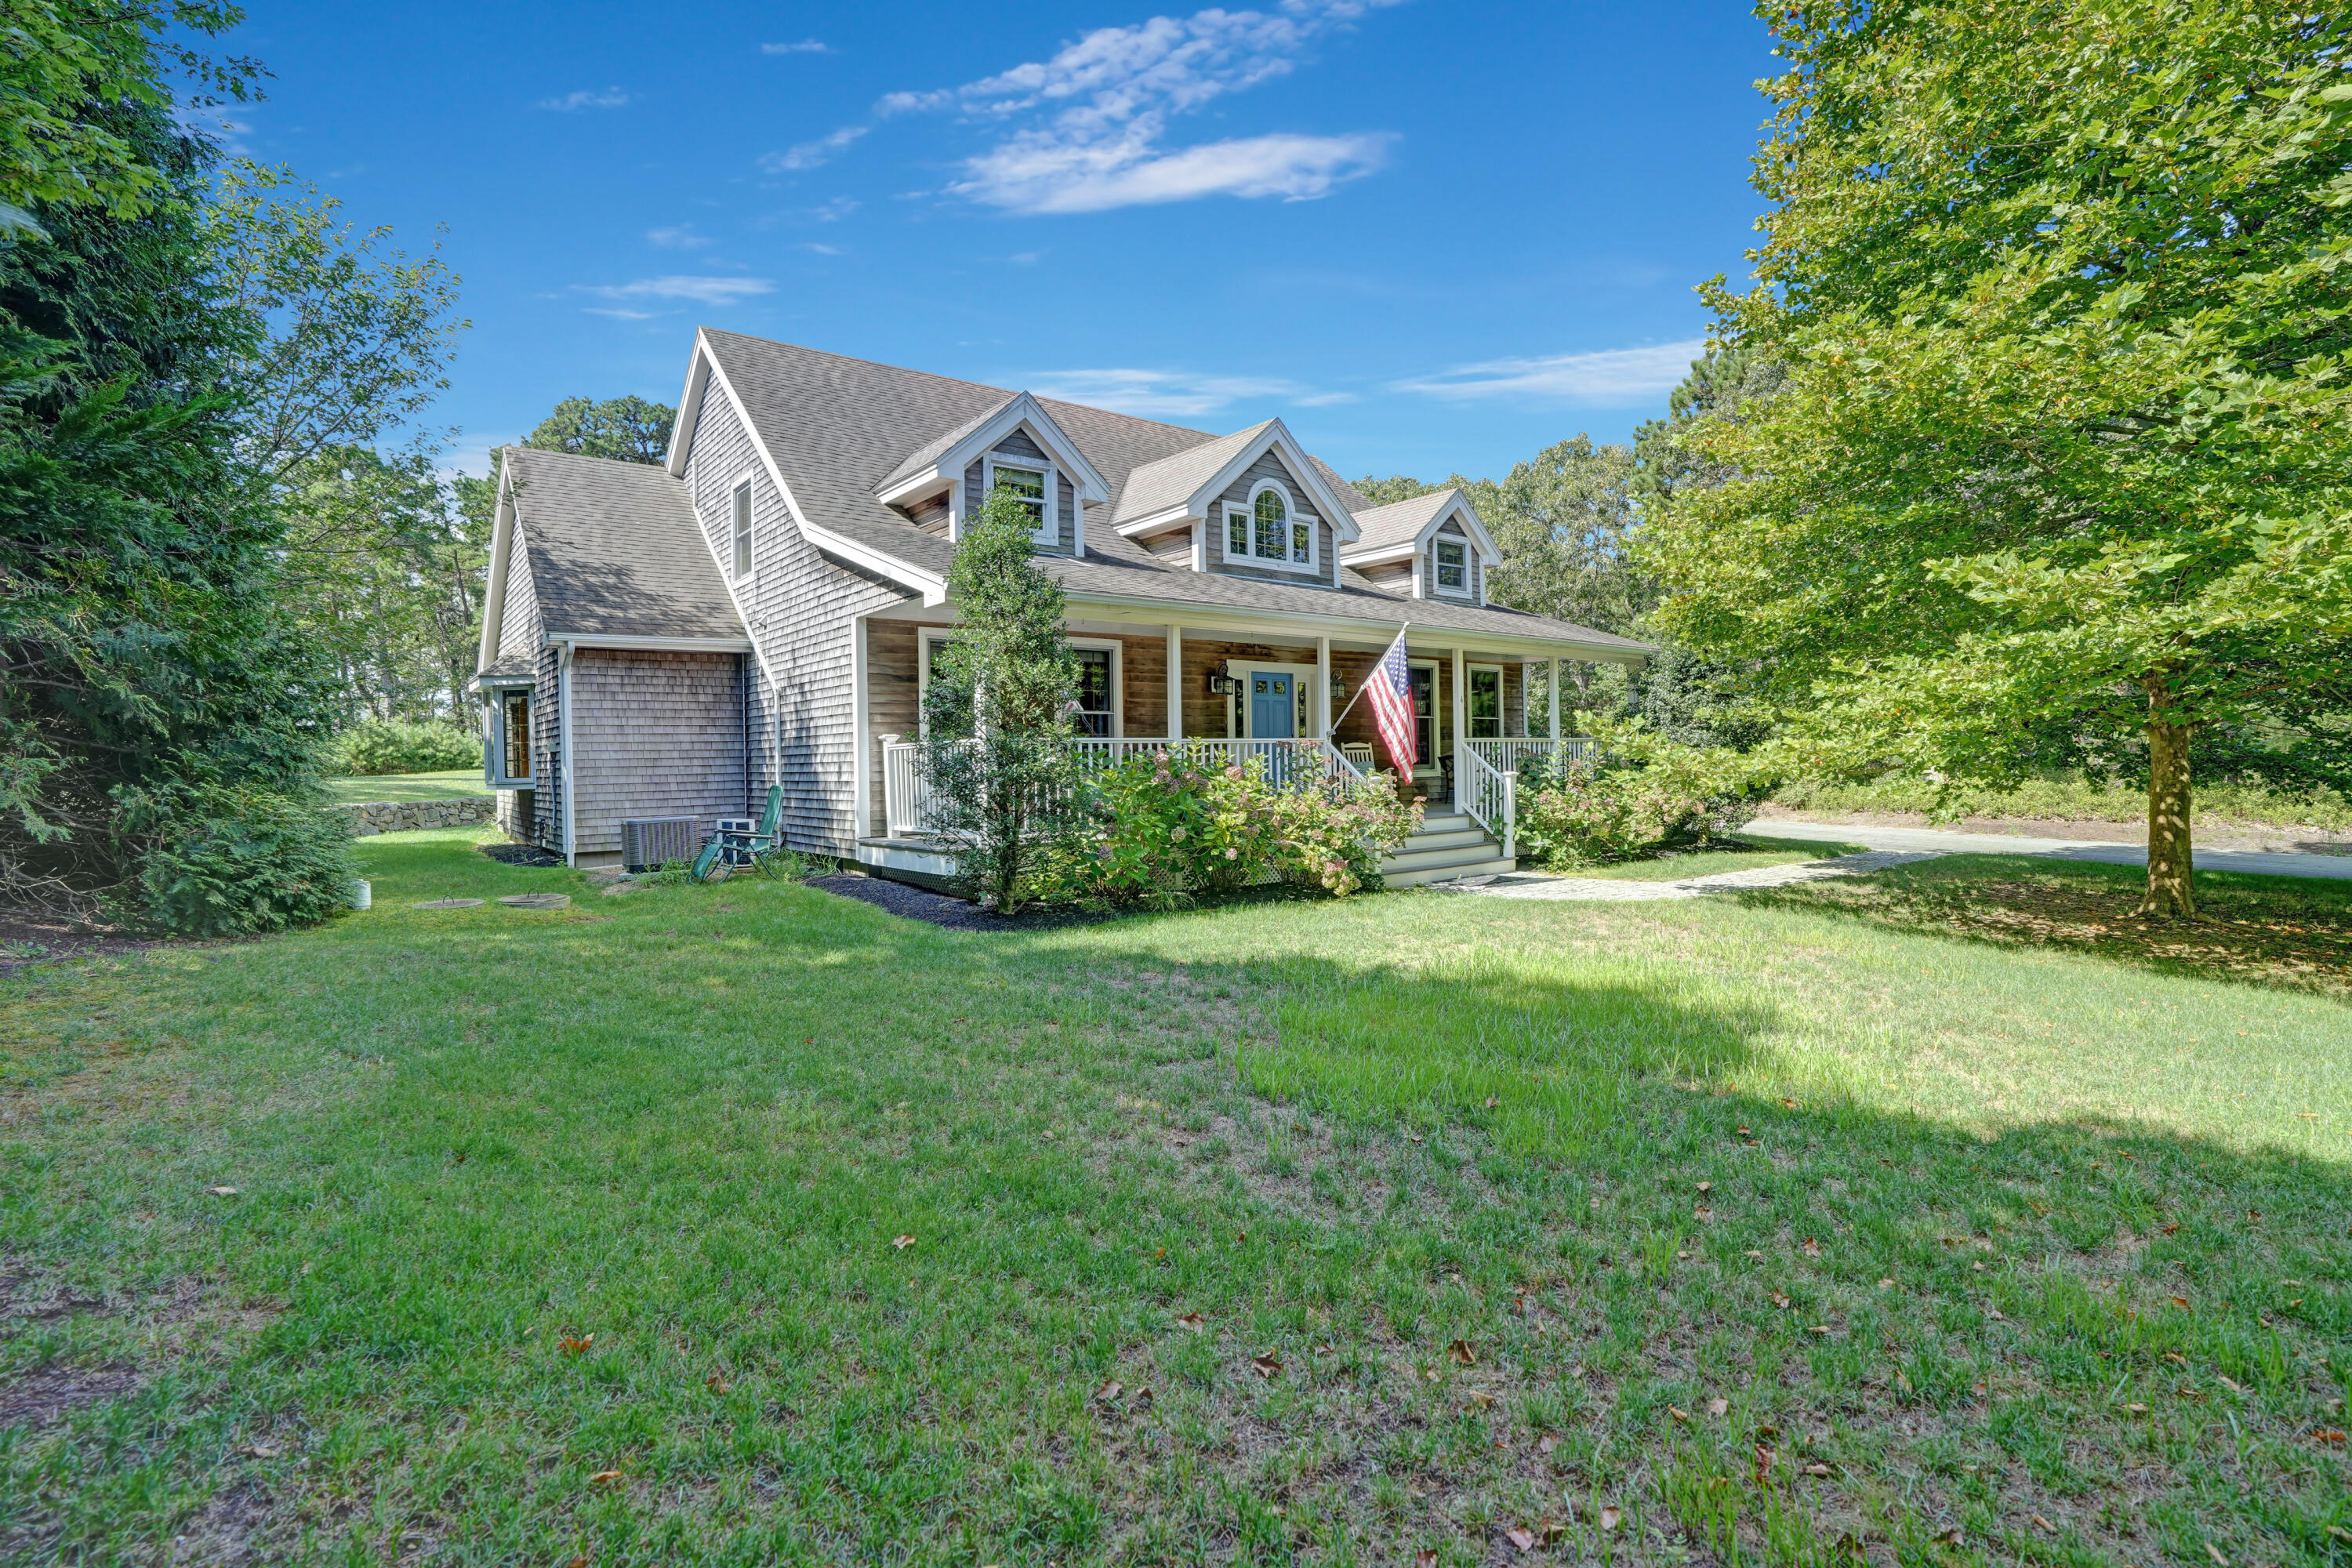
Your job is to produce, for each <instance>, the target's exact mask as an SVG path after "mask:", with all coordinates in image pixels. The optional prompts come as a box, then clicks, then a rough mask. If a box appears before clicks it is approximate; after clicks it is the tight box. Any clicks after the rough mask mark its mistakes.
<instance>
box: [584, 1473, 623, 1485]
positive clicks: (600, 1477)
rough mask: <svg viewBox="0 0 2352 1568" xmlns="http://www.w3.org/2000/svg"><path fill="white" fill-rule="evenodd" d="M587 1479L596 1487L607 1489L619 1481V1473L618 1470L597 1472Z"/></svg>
mask: <svg viewBox="0 0 2352 1568" xmlns="http://www.w3.org/2000/svg"><path fill="white" fill-rule="evenodd" d="M588 1479H589V1480H591V1481H592V1482H593V1483H594V1484H595V1485H597V1486H600V1487H609V1486H611V1485H612V1484H613V1483H614V1481H617V1480H619V1479H621V1472H620V1471H618V1470H599V1471H597V1472H596V1473H595V1474H594V1475H593V1476H590V1477H589V1478H588Z"/></svg>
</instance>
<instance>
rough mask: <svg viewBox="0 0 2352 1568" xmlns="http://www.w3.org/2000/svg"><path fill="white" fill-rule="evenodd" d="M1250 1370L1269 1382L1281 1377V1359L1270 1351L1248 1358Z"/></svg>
mask: <svg viewBox="0 0 2352 1568" xmlns="http://www.w3.org/2000/svg"><path fill="white" fill-rule="evenodd" d="M1250 1370H1251V1371H1252V1372H1254V1373H1257V1374H1258V1376H1260V1377H1262V1378H1265V1379H1266V1380H1267V1381H1269V1382H1271V1381H1272V1380H1274V1379H1275V1378H1277V1377H1280V1376H1281V1375H1282V1358H1281V1357H1280V1356H1278V1355H1276V1354H1275V1353H1274V1352H1272V1351H1267V1352H1265V1353H1264V1354H1263V1355H1254V1356H1252V1357H1250Z"/></svg>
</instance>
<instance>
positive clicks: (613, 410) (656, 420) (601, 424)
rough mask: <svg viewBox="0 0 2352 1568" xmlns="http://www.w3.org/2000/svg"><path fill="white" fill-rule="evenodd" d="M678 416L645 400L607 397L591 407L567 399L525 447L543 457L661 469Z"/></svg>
mask: <svg viewBox="0 0 2352 1568" xmlns="http://www.w3.org/2000/svg"><path fill="white" fill-rule="evenodd" d="M676 424H677V409H675V408H672V407H671V406H669V405H667V404H666V403H648V402H646V400H645V399H644V398H642V397H608V398H606V399H605V400H604V402H602V403H591V402H590V401H589V400H588V399H586V398H584V397H567V398H565V399H564V400H563V401H562V402H561V403H559V404H557V405H555V411H554V412H553V413H551V414H550V415H549V416H547V417H546V418H544V419H542V420H541V421H540V422H539V426H538V428H537V429H534V430H533V431H532V432H531V433H530V436H529V437H526V438H525V439H524V441H523V445H524V446H526V447H532V448H534V449H535V450H538V451H541V452H570V453H572V455H574V456H575V457H582V458H613V459H614V461H616V462H623V463H658V462H662V461H664V460H665V459H667V458H668V456H669V437H670V429H671V426H674V425H676Z"/></svg>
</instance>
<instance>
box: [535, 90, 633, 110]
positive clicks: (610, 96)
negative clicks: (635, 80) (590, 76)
mask: <svg viewBox="0 0 2352 1568" xmlns="http://www.w3.org/2000/svg"><path fill="white" fill-rule="evenodd" d="M628 101H629V95H628V94H627V93H625V92H623V91H622V90H621V89H619V88H617V87H608V88H606V89H604V91H602V92H596V91H593V90H591V89H587V88H582V89H580V90H579V91H578V92H567V93H565V94H564V95H563V96H562V97H561V98H542V99H541V100H539V106H540V107H541V109H552V110H555V111H556V112H557V113H559V114H569V113H571V112H572V110H576V109H619V108H621V107H622V106H623V105H625V104H626V103H627V102H628Z"/></svg>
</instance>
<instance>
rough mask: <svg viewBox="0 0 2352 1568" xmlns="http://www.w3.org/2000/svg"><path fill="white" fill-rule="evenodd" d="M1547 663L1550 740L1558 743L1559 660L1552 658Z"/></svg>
mask: <svg viewBox="0 0 2352 1568" xmlns="http://www.w3.org/2000/svg"><path fill="white" fill-rule="evenodd" d="M1549 663H1550V666H1551V738H1552V739H1553V740H1554V741H1558V740H1559V659H1558V658H1553V659H1551V660H1550V661H1549Z"/></svg>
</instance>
